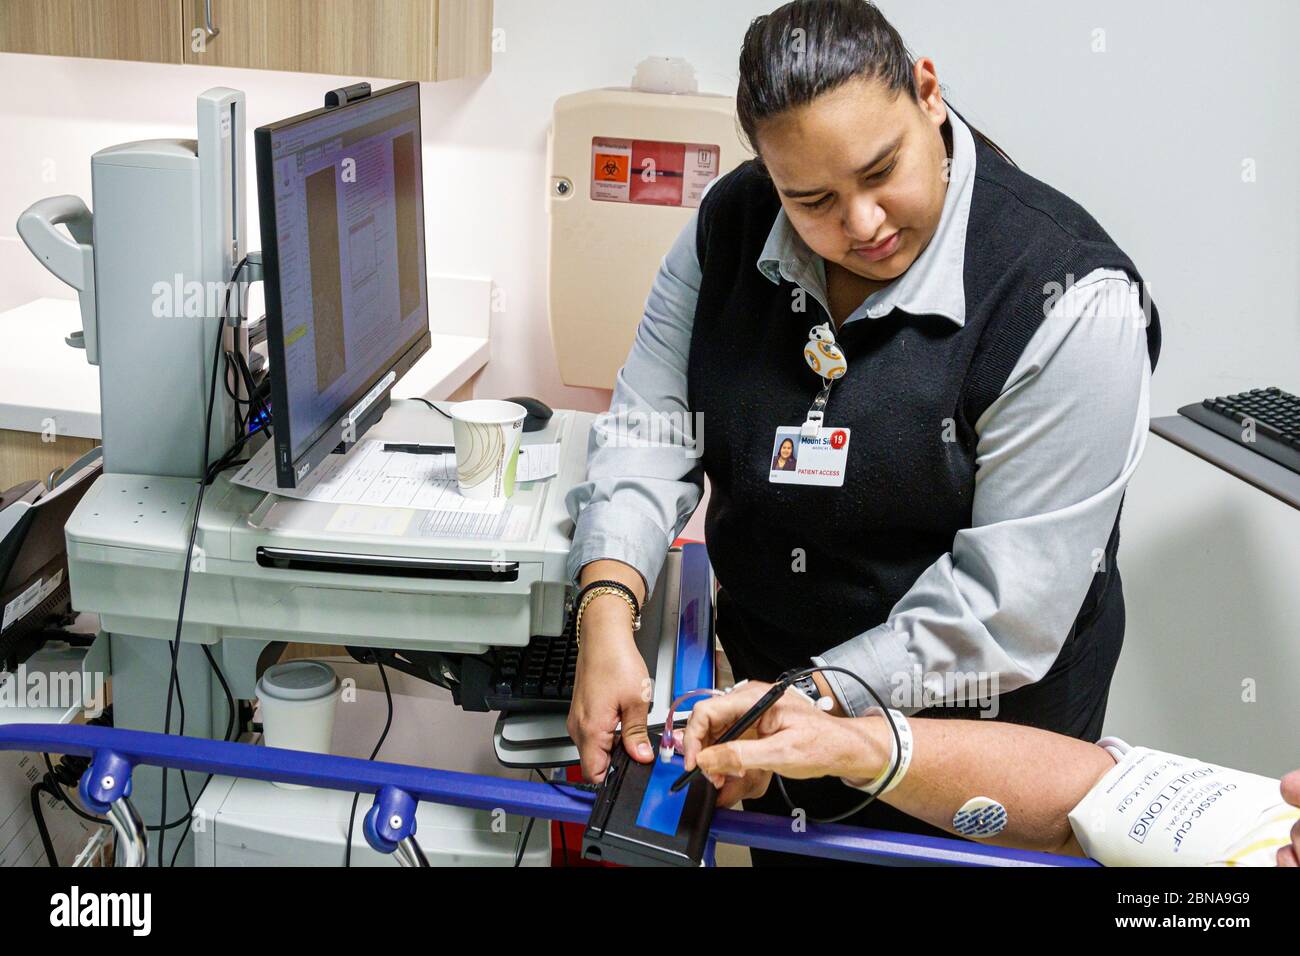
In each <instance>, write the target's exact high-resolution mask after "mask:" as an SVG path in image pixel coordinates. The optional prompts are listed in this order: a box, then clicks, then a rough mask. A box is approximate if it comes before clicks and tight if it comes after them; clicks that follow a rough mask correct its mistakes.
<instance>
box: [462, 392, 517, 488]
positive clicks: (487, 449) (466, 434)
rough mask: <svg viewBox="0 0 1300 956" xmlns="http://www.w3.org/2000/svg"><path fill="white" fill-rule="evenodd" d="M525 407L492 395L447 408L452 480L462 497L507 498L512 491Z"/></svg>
mask: <svg viewBox="0 0 1300 956" xmlns="http://www.w3.org/2000/svg"><path fill="white" fill-rule="evenodd" d="M527 417H528V410H527V409H526V408H524V407H523V406H522V405H516V404H515V403H514V402H504V401H501V400H499V399H495V398H485V399H474V400H472V401H468V402H458V403H457V404H455V405H453V406H452V407H451V420H452V421H451V426H452V436H453V440H454V441H455V444H456V482H457V484H458V485H459V486H460V493H461V494H462V495H464V496H465V497H466V498H477V499H480V500H484V499H491V498H503V499H504V498H509V497H510V496H511V495H513V494H514V493H515V468H516V467H517V466H518V463H519V442H520V439H521V438H523V435H524V419H525V418H527Z"/></svg>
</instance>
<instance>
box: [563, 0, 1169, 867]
mask: <svg viewBox="0 0 1300 956" xmlns="http://www.w3.org/2000/svg"><path fill="white" fill-rule="evenodd" d="M737 113H738V116H739V121H740V123H741V126H742V127H743V129H744V131H745V134H746V136H747V137H748V139H749V141H750V143H751V145H752V146H753V148H754V150H755V152H756V155H757V157H758V158H757V159H756V160H755V161H753V162H750V163H746V164H744V165H742V166H741V167H739V168H738V169H736V170H735V171H734V172H732V173H730V174H729V175H727V176H725V177H723V178H722V179H720V180H718V181H717V182H715V183H714V184H713V185H712V187H711V188H710V189H709V191H708V193H707V194H706V196H705V198H704V201H703V202H702V204H701V207H700V209H699V212H698V215H697V217H696V219H695V220H693V221H692V223H691V224H690V225H689V226H688V227H687V228H686V229H685V230H684V231H683V233H682V234H681V236H680V237H679V238H678V240H677V242H676V244H675V245H674V247H673V249H672V250H670V251H669V253H668V255H667V256H666V257H665V260H664V262H663V265H662V267H661V269H660V271H659V274H658V276H657V278H656V280H655V283H654V286H653V288H652V291H651V294H650V297H649V300H648V302H647V305H646V313H645V316H644V318H643V320H642V322H641V326H640V328H639V330H638V333H637V337H636V340H635V343H634V345H633V348H632V351H631V354H630V355H629V356H628V360H627V363H626V365H625V366H624V367H623V369H622V370H621V371H620V373H619V376H618V380H617V383H616V387H615V391H614V396H613V401H612V405H611V412H610V414H609V415H607V416H605V417H603V418H602V419H600V420H598V421H597V424H596V426H595V429H594V431H593V435H592V445H591V452H590V457H589V463H588V479H589V480H588V481H587V482H586V483H584V484H582V485H580V486H578V487H576V488H574V489H573V490H572V491H571V492H570V494H569V498H568V506H569V510H570V514H571V515H572V516H573V517H574V519H575V522H576V530H575V533H574V541H573V548H572V551H571V553H570V564H569V570H570V573H571V574H572V575H573V577H574V579H575V580H577V581H578V582H579V583H580V584H581V585H583V587H584V588H586V587H588V586H590V585H593V584H594V583H595V582H597V581H600V582H603V584H602V589H601V590H600V591H599V592H588V594H587V595H586V596H587V597H589V598H590V599H589V601H588V603H587V606H586V607H585V613H584V616H583V618H582V622H581V632H582V633H581V647H582V653H581V655H580V660H579V666H578V675H577V681H576V684H575V691H574V698H573V704H572V707H571V709H570V713H569V730H570V733H571V734H572V735H573V738H574V740H575V741H576V742H577V744H578V748H579V753H580V755H581V759H582V767H583V772H584V773H585V775H586V776H587V777H588V778H589V779H593V780H599V779H601V778H602V777H603V775H604V772H605V769H606V767H607V766H608V761H609V756H608V751H609V750H610V748H611V747H613V746H614V745H615V728H616V727H617V726H618V725H619V723H620V722H621V724H622V744H621V745H622V746H624V747H626V748H627V750H628V751H629V753H630V754H631V755H632V756H633V757H634V758H636V759H638V760H642V761H648V760H651V759H652V756H653V750H652V748H651V746H650V742H649V740H648V738H647V734H646V713H647V703H646V701H647V700H648V699H649V695H647V694H646V693H645V688H646V687H647V686H648V684H647V673H646V668H645V665H644V664H643V662H642V659H641V657H640V655H639V654H638V653H637V651H636V648H635V646H634V643H633V639H632V625H631V622H632V618H633V614H634V613H635V612H636V610H637V609H638V608H639V605H640V604H641V603H643V602H644V599H645V596H646V594H647V593H650V592H651V591H653V588H654V584H655V578H656V576H657V574H658V572H659V569H660V567H661V564H662V561H663V557H664V554H665V552H666V549H667V547H668V546H669V544H670V542H671V541H672V540H673V538H674V537H675V536H676V534H677V533H678V532H679V531H680V530H681V528H682V527H684V526H685V524H686V522H687V520H688V519H689V517H690V515H691V513H692V512H693V511H694V509H695V507H696V505H697V504H698V502H699V500H700V495H701V489H702V484H703V478H704V476H705V475H707V476H708V478H709V480H710V488H711V498H710V502H709V507H708V514H707V519H706V540H707V544H708V550H709V557H710V560H711V562H712V565H713V568H714V571H715V573H716V575H717V578H718V583H719V586H720V591H719V594H718V600H717V633H718V637H719V640H720V641H721V643H722V645H723V647H724V649H725V650H726V652H727V655H728V657H729V659H730V661H731V664H732V666H733V668H734V669H735V671H736V674H737V676H738V677H744V678H754V679H759V680H772V679H774V678H775V677H776V676H777V675H778V674H780V673H781V672H783V671H785V670H787V669H789V668H791V667H796V666H800V667H803V666H808V665H809V663H810V662H815V663H818V664H826V665H835V666H838V667H842V668H844V669H846V670H848V671H851V672H853V673H854V674H856V675H857V676H859V677H860V678H862V680H864V681H865V682H866V683H867V684H869V685H870V686H871V687H872V688H873V689H874V690H875V691H876V692H877V693H879V694H880V695H881V696H882V697H884V698H885V699H887V700H889V701H890V702H891V703H892V704H893V705H894V706H898V707H900V708H901V709H903V710H904V711H907V712H915V711H917V709H918V708H920V707H921V706H922V704H924V705H926V706H928V707H929V710H928V711H927V712H926V713H927V714H930V715H933V716H972V715H973V714H975V713H977V712H982V713H985V714H986V715H987V716H997V717H999V718H1001V719H1005V720H1011V721H1013V722H1017V723H1023V724H1031V725H1033V726H1037V727H1041V728H1044V729H1048V730H1052V731H1056V732H1058V733H1062V734H1066V735H1068V736H1074V737H1081V738H1083V739H1087V740H1096V739H1097V738H1098V737H1099V736H1100V730H1101V722H1102V717H1103V715H1104V713H1105V707H1106V695H1107V691H1108V688H1109V685H1110V679H1111V675H1112V673H1113V671H1114V667H1115V663H1116V660H1117V658H1118V655H1119V650H1120V645H1121V643H1122V641H1123V632H1124V604H1123V596H1122V592H1121V586H1120V580H1119V573H1118V570H1117V568H1116V564H1115V558H1116V550H1117V548H1118V543H1119V541H1118V529H1119V511H1120V505H1121V501H1122V498H1123V493H1124V488H1125V486H1126V484H1127V482H1128V479H1129V477H1130V475H1131V474H1132V472H1133V470H1134V468H1135V467H1136V465H1137V461H1138V459H1139V457H1140V455H1141V452H1142V449H1143V447H1144V443H1145V435H1146V429H1147V419H1148V411H1147V396H1148V388H1149V380H1150V374H1151V368H1152V366H1153V365H1154V364H1155V361H1156V357H1157V355H1158V352H1159V343H1160V336H1159V322H1158V317H1157V315H1156V313H1155V310H1154V308H1153V307H1151V306H1150V304H1149V303H1148V302H1146V301H1145V300H1143V299H1142V297H1141V296H1140V295H1138V291H1139V290H1141V289H1142V279H1141V276H1140V275H1139V273H1138V271H1137V269H1136V267H1135V266H1134V265H1133V263H1132V262H1131V261H1130V260H1129V258H1128V257H1127V256H1126V255H1125V254H1124V253H1123V252H1122V251H1121V250H1120V249H1119V248H1118V247H1117V246H1116V245H1115V243H1114V242H1113V241H1112V240H1111V239H1110V237H1109V236H1107V234H1106V233H1105V232H1104V231H1103V230H1102V228H1101V227H1100V226H1099V225H1098V224H1097V223H1096V222H1095V221H1094V220H1093V219H1092V217H1091V216H1089V215H1088V214H1087V212H1085V211H1084V210H1083V209H1081V208H1080V207H1079V206H1078V205H1077V204H1075V203H1074V202H1072V201H1071V200H1070V199H1068V198H1067V197H1065V196H1063V195H1061V194H1060V193H1058V192H1056V191H1055V190H1053V189H1051V188H1050V187H1048V186H1046V185H1044V184H1042V183H1040V182H1038V181H1037V180H1035V179H1033V178H1031V177H1030V176H1028V175H1027V174H1025V173H1023V172H1021V171H1020V170H1019V169H1018V168H1017V167H1016V166H1014V165H1013V164H1012V163H1011V162H1010V161H1009V160H1007V159H1006V158H1005V157H1004V155H1003V154H1002V153H1001V151H1000V150H998V149H997V148H996V147H995V146H994V145H993V144H992V142H991V141H989V140H988V139H987V138H986V137H984V136H983V135H982V134H980V133H978V131H975V130H972V129H971V128H970V127H969V126H967V125H966V123H965V122H964V121H963V120H962V118H961V117H960V116H959V115H958V114H957V113H956V111H955V110H953V109H951V108H950V107H949V106H948V105H947V104H946V103H945V102H944V99H943V96H942V93H941V91H940V87H939V79H938V76H937V73H936V68H935V64H934V63H933V62H932V61H931V60H929V59H927V58H921V59H918V60H913V59H912V58H911V56H910V55H909V54H908V52H907V49H906V47H905V46H904V45H903V42H902V40H901V38H900V37H899V36H898V34H897V32H896V31H895V30H894V29H893V27H892V26H890V25H889V23H888V22H887V21H886V20H885V19H884V17H883V16H881V14H880V13H879V11H877V10H876V9H875V7H874V6H872V5H870V4H869V3H867V2H865V0H826V2H795V3H789V4H786V5H785V6H783V7H781V8H780V9H778V10H776V11H775V12H774V13H772V14H770V15H768V16H766V17H759V18H758V19H757V20H755V21H754V23H753V24H752V25H751V27H750V29H749V31H748V33H747V34H746V36H745V40H744V44H743V48H742V51H741V56H740V83H739V90H738V94H737ZM1148 313H1149V315H1148ZM819 327H820V328H819ZM826 331H829V332H830V333H831V334H832V335H833V337H834V338H835V340H836V344H837V345H838V347H839V348H840V350H841V351H842V353H843V355H844V357H845V358H846V359H847V370H846V371H844V373H843V374H842V375H840V377H838V378H836V379H835V380H834V388H833V389H830V382H829V380H823V379H822V378H821V377H820V376H819V375H818V374H815V373H814V372H813V371H811V370H810V367H809V365H808V364H807V363H805V361H804V359H803V355H802V353H803V350H804V348H805V346H807V345H808V343H809V342H810V341H811V340H813V339H817V340H819V341H820V338H819V337H820V336H822V335H824V333H825V332H826ZM819 413H820V415H821V420H820V421H818V414H819ZM655 414H658V415H659V416H660V417H661V418H662V419H664V420H665V421H666V422H668V423H670V424H671V423H677V422H682V421H690V420H692V414H693V415H694V416H695V418H696V419H698V420H701V421H702V422H703V423H704V425H705V426H706V428H707V436H708V437H707V441H701V443H700V447H698V448H697V447H696V445H695V442H694V439H695V437H696V436H692V435H684V434H682V435H678V434H675V433H673V434H670V435H669V439H668V440H665V439H664V438H663V434H664V431H665V429H663V428H660V429H658V430H657V434H658V438H659V440H658V441H651V442H647V441H644V440H635V441H622V440H620V436H622V435H626V434H628V431H629V429H628V425H627V423H628V422H629V421H632V420H633V418H634V416H635V420H636V421H645V420H646V419H647V417H648V416H654V415H655ZM790 426H796V427H799V428H801V429H803V428H807V429H809V430H810V431H811V433H812V434H814V435H816V436H818V437H819V440H821V441H827V439H828V436H829V437H830V438H834V439H835V440H836V442H838V447H836V448H833V449H832V448H831V446H830V444H829V443H828V444H827V445H826V446H825V448H824V449H823V450H821V451H819V452H818V454H819V455H821V456H822V459H823V460H824V461H825V462H827V463H828V464H829V465H830V466H832V467H831V469H830V470H835V469H838V470H839V474H840V483H839V484H835V483H834V480H832V481H830V482H827V481H826V480H819V479H816V478H814V479H813V481H810V482H805V481H803V480H796V481H791V479H795V478H798V479H802V478H803V476H802V475H797V476H796V475H784V476H781V480H780V481H778V480H776V478H775V477H774V475H773V473H772V472H771V470H770V469H769V468H768V465H769V463H770V457H769V455H770V451H769V450H770V448H771V447H772V446H771V442H772V441H773V440H774V438H775V434H776V430H777V429H779V428H782V427H787V428H788V427H790ZM808 454H809V452H808V451H806V450H805V451H801V453H800V458H801V459H807V457H808ZM806 464H807V462H806V461H805V465H806ZM808 470H809V471H820V470H821V469H814V468H812V467H811V466H808ZM610 582H612V583H610ZM593 593H594V594H595V596H594V597H592V596H591V595H592V594H593ZM971 686H974V687H976V688H977V693H976V694H974V695H972V694H969V693H964V692H963V688H968V687H971ZM802 689H804V690H805V691H806V692H808V693H809V694H810V695H811V696H821V697H827V698H829V701H830V703H831V706H832V713H834V714H845V715H849V716H852V715H856V714H860V713H861V712H862V710H863V709H865V707H866V706H868V705H869V703H870V700H869V698H868V696H867V694H866V692H865V691H864V690H863V689H862V688H861V687H859V686H858V685H857V683H856V682H855V681H841V680H838V679H837V677H836V675H833V674H832V675H831V677H830V678H829V679H827V678H825V677H823V676H821V675H818V676H816V677H815V678H812V679H811V680H809V681H808V682H806V683H805V684H804V685H802ZM976 701H978V702H982V703H977V702H976ZM932 705H933V706H932ZM791 793H792V796H793V798H794V799H795V801H796V803H797V804H798V805H799V806H800V807H802V808H804V809H806V810H807V811H808V813H809V815H810V816H813V817H819V816H826V815H832V814H834V813H837V812H841V811H842V810H844V809H845V808H848V807H851V806H852V805H853V803H854V799H853V798H854V797H855V796H858V795H857V794H854V793H853V792H852V791H846V789H845V788H844V787H843V785H842V784H840V783H839V782H838V781H834V780H831V781H811V782H809V783H807V784H805V785H803V786H802V787H794V788H792V791H791ZM747 805H750V806H755V807H757V808H759V809H767V810H770V811H772V812H780V813H786V812H788V809H787V808H786V806H785V805H784V803H782V802H781V801H780V800H779V798H778V797H777V796H776V795H774V794H770V793H769V794H766V795H764V796H763V797H761V798H758V799H757V800H754V801H751V802H750V803H749V804H747ZM852 822H856V823H860V824H862V825H870V826H878V827H885V828H890V829H909V830H915V831H917V832H933V833H938V832H940V831H938V830H936V829H935V828H933V827H931V826H929V825H928V824H925V823H924V822H923V821H918V820H916V819H914V818H912V817H909V816H907V815H906V814H903V813H901V812H899V811H897V810H894V809H892V808H890V807H888V806H885V805H883V804H879V805H876V806H873V807H869V808H868V809H867V811H866V812H864V813H862V814H860V815H857V816H855V817H854V818H853V821H852ZM773 861H774V862H775V860H773ZM755 862H758V863H762V862H767V860H766V859H765V858H764V855H763V854H756V855H755Z"/></svg>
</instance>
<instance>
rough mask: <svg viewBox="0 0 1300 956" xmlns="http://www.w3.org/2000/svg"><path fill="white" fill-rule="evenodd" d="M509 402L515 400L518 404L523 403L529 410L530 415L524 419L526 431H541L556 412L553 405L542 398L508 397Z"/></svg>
mask: <svg viewBox="0 0 1300 956" xmlns="http://www.w3.org/2000/svg"><path fill="white" fill-rule="evenodd" d="M506 401H507V402H514V403H515V404H516V405H522V406H523V407H524V408H525V409H526V410H527V412H528V417H527V418H525V419H524V431H526V432H539V431H541V430H542V429H543V428H545V427H546V423H547V422H549V421H550V420H551V416H552V415H554V414H555V412H553V411H551V407H550V406H549V405H547V404H546V403H545V402H544V401H542V400H541V399H540V398H507V399H506Z"/></svg>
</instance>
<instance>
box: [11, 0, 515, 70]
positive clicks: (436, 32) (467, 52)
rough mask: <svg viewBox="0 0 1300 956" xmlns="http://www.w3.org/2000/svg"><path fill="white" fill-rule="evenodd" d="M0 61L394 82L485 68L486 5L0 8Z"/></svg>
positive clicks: (41, 0)
mask: <svg viewBox="0 0 1300 956" xmlns="http://www.w3.org/2000/svg"><path fill="white" fill-rule="evenodd" d="M0 51H3V52H12V53H46V54H51V55H55V56H91V57H103V58H108V59H119V60H150V61H154V62H159V63H193V64H201V65H205V66H236V67H248V68H252V69H261V70H287V71H292V72H300V73H327V74H333V75H339V76H372V77H383V78H391V79H398V80H450V79H457V78H459V77H464V76H475V75H478V74H483V73H487V72H489V71H490V70H491V68H492V0H0Z"/></svg>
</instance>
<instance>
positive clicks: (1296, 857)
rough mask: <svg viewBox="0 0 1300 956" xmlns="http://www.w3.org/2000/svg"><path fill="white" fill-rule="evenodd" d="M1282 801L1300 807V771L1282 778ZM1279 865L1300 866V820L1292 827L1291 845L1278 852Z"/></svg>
mask: <svg viewBox="0 0 1300 956" xmlns="http://www.w3.org/2000/svg"><path fill="white" fill-rule="evenodd" d="M1282 799H1283V800H1285V801H1286V802H1287V803H1289V804H1291V806H1293V807H1300V770H1292V771H1291V772H1290V773H1289V774H1287V775H1286V776H1285V777H1283V778H1282ZM1277 865H1278V866H1300V820H1297V821H1296V822H1295V825H1294V826H1293V827H1291V845H1290V846H1284V847H1282V849H1280V850H1278V851H1277Z"/></svg>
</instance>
